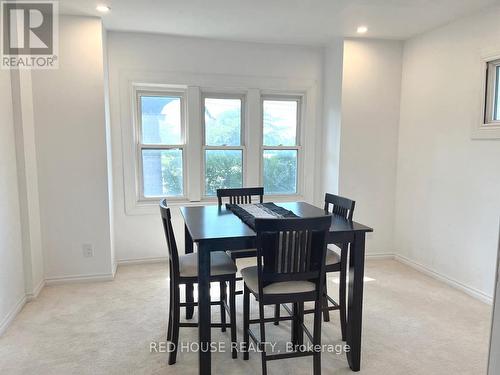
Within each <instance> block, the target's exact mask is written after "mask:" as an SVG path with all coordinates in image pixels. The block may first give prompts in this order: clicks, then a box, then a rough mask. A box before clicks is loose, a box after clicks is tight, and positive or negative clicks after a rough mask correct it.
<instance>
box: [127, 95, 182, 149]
mask: <svg viewBox="0 0 500 375" xmlns="http://www.w3.org/2000/svg"><path fill="white" fill-rule="evenodd" d="M144 97H158V98H162V97H171V98H179V100H180V137H179V141H178V142H158V143H151V142H144V141H143V139H144V138H143V129H144V127H143V122H142V120H143V113H142V98H144ZM136 108H137V111H136V113H137V118H136V142H137V144H138V145H139V146H167V145H171V146H181V145H185V144H186V92H185V91H180V90H179V91H177V90H176V91H173V90H165V91H163V90H158V89H156V90H151V91H150V90H144V89H138V90H136Z"/></svg>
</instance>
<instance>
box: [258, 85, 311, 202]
mask: <svg viewBox="0 0 500 375" xmlns="http://www.w3.org/2000/svg"><path fill="white" fill-rule="evenodd" d="M266 100H274V101H296V102H297V129H296V130H295V146H266V145H264V101H266ZM304 102H305V100H304V94H294V93H273V94H266V93H263V94H262V95H261V98H260V128H261V132H260V134H261V137H260V160H261V161H260V180H259V181H260V185H261V186H264V151H268V150H296V151H297V176H296V181H295V193H292V194H283V193H280V194H267V193H266V195H267V196H270V197H289V198H291V197H299V196H302V194H303V189H302V185H303V164H304V161H303V159H304V156H303V149H302V144H303V142H304V137H303V133H302V128H303V126H302V124H303V122H304V116H303V113H304V108H303V106H304ZM264 193H265V192H264Z"/></svg>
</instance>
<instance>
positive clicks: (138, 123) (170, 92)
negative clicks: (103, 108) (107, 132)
mask: <svg viewBox="0 0 500 375" xmlns="http://www.w3.org/2000/svg"><path fill="white" fill-rule="evenodd" d="M143 96H171V97H179V98H180V100H181V143H180V144H178V145H174V144H169V145H166V144H144V143H142V113H141V109H140V108H141V104H140V103H141V97H143ZM134 97H135V108H134V134H135V148H136V151H135V152H136V157H135V159H136V170H137V173H136V192H137V201H138V202H155V203H156V202H158V201H159V200H160V199H161V198H163V196H157V197H146V196H145V195H144V167H143V164H142V163H143V159H142V151H143V150H145V149H151V150H178V149H180V150H181V151H182V193H183V195H181V196H168V197H167V198H168V199H169V201H185V200H186V199H187V196H188V192H187V188H188V186H187V177H186V170H187V168H186V166H187V163H186V144H187V140H186V115H187V108H186V90H179V89H176V90H175V89H174V88H170V89H169V88H168V87H138V86H136V87H134Z"/></svg>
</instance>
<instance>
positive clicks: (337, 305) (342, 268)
mask: <svg viewBox="0 0 500 375" xmlns="http://www.w3.org/2000/svg"><path fill="white" fill-rule="evenodd" d="M355 204H356V202H355V201H353V200H351V199H348V198H344V197H341V196H338V195H334V194H329V193H326V194H325V205H324V210H325V211H326V212H328V213H331V214H332V215H338V216H340V217H343V218H345V219H346V220H349V221H352V218H353V215H354V206H355ZM335 247H338V248H340V254H339V253H338V252H337V251H335V249H334V248H335ZM348 251H349V245H348V244H329V245H328V246H327V252H326V267H325V268H326V274H328V273H332V272H339V273H340V276H339V300H338V302H337V301H335V300H334V299H333V298H332V297H330V296H329V295H328V288H327V282H326V276H325V282H324V293H323V320H324V321H325V322H329V321H330V311H335V310H339V314H340V330H341V334H342V341H346V330H347V306H346V303H347V302H346V288H347V256H348ZM330 304H331V306H330ZM283 307H284V308H285V310H286V311H287V312H290V309H289V308H288V306H286V305H283ZM304 313H305V314H312V313H314V309H308V310H305V311H304ZM274 317H275V321H274V324H275V325H277V324H279V321H280V305H276V306H275V312H274Z"/></svg>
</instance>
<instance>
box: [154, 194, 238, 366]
mask: <svg viewBox="0 0 500 375" xmlns="http://www.w3.org/2000/svg"><path fill="white" fill-rule="evenodd" d="M160 212H161V218H162V222H163V229H164V231H165V237H166V240H167V248H168V258H169V271H170V293H169V294H170V303H169V317H168V329H167V340H168V341H170V342H171V343H172V344H173V348H172V350H171V351H170V355H169V359H168V364H169V365H173V364H174V363H175V362H176V358H177V349H178V344H179V328H180V327H197V326H198V323H192V322H190V323H181V322H180V308H181V307H192V306H198V303H197V302H188V301H186V302H181V301H180V285H182V284H184V285H187V284H189V285H193V284H195V283H197V281H198V254H196V253H191V254H186V255H179V253H178V249H177V243H176V241H175V235H174V230H173V227H172V218H171V213H170V208H169V207H167V200H166V199H164V200H162V201H161V202H160ZM210 261H211V264H210V281H211V282H212V281H213V282H219V283H220V285H221V291H220V300H218V301H212V302H211V305H219V306H220V307H221V322H220V323H212V325H211V326H212V327H215V328H224V330H225V328H230V330H231V342H232V343H233V345H232V357H233V358H236V357H237V353H236V297H235V288H236V271H237V269H236V265H235V264H234V262H233V260H232V259H231V257H230V256H229V255H227V254H226V253H225V252H224V251H214V252H211V253H210ZM226 283H229V306H228V305H227V302H226V299H227V296H226V289H225V287H226ZM222 285H223V286H224V289H222ZM226 313H228V314H229V319H230V323H229V324H227V323H226Z"/></svg>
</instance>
